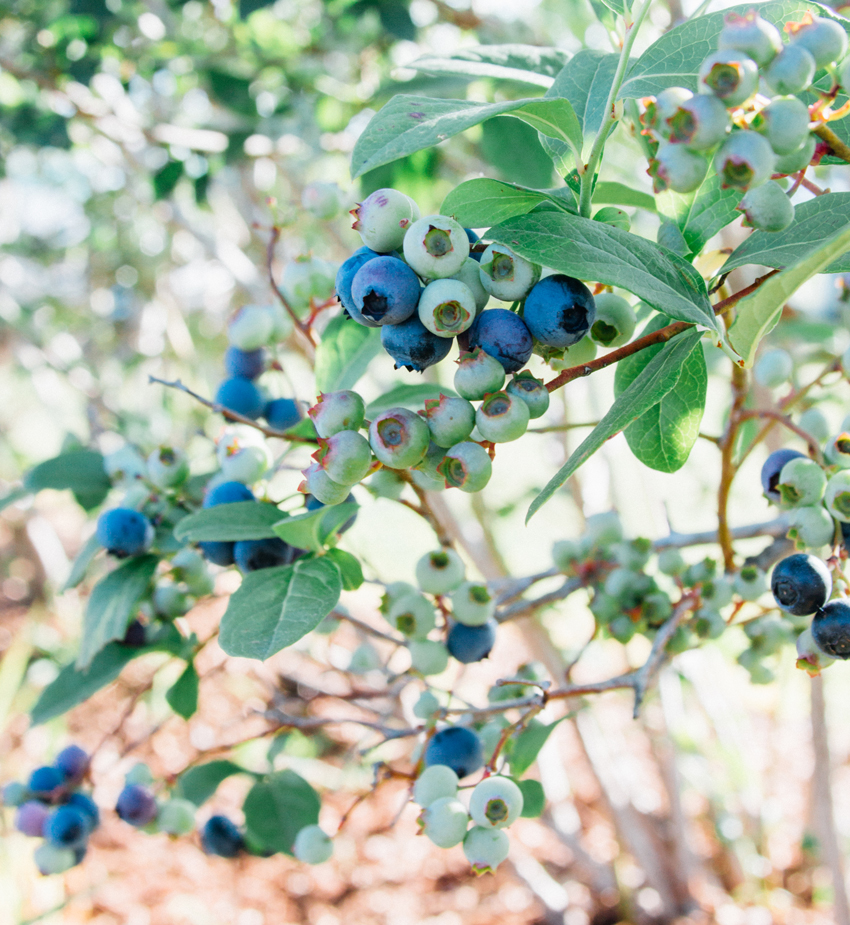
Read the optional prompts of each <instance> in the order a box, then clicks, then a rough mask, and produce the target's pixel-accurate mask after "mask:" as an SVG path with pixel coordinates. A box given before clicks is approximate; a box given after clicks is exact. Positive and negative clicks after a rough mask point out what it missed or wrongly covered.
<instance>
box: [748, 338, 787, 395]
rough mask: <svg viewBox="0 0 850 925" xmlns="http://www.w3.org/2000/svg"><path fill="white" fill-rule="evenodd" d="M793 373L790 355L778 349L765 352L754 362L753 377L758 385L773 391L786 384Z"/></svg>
mask: <svg viewBox="0 0 850 925" xmlns="http://www.w3.org/2000/svg"><path fill="white" fill-rule="evenodd" d="M793 371H794V361H793V360H792V359H791V354H789V353H788V351H787V350H782V349H781V348H780V347H774V348H773V349H772V350H765V351H764V353H762V354H761V356H760V357H759V358H758V359H757V360H756V364H755V367H754V368H753V376H754V377H755V380H756V382H758V384H759V385H763V386H764V387H765V388H767V389H774V388H777V387H779V386H780V385H783V384H784V383H786V382H787V381H788V379H789V378H790V377H791V373H792V372H793Z"/></svg>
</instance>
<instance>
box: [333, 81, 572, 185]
mask: <svg viewBox="0 0 850 925" xmlns="http://www.w3.org/2000/svg"><path fill="white" fill-rule="evenodd" d="M504 115H512V116H515V117H516V118H519V119H523V120H524V121H525V122H528V123H529V124H530V125H533V126H534V128H536V129H537V130H538V131H540V132H543V133H545V134H551V135H552V136H553V137H555V138H558V139H560V140H561V141H563V142H566V143H567V144H569V145H570V147H572V148H574V149H577V150H579V151H580V150H581V129H580V127H579V123H578V119H577V118H576V115H575V112H573V109H572V106H571V105H570V103H569V102H568V101H567V100H563V99H548V100H547V99H530V100H529V99H524V100H508V101H506V102H503V103H475V102H470V101H467V100H442V99H432V98H431V97H427V96H408V95H406V94H400V95H398V96H394V97H393V98H392V99H391V100H390V101H389V103H387V104H386V106H384V107H383V109H381V110H380V112H378V113H376V114H375V115H374V116H373V117H372V119H371V121H370V122H369V124H368V125H367V126H366V129H365V131H364V132H363V134H362V135H361V136H360V137H359V138H358V139H357V143H356V144H355V146H354V151H353V152H352V155H351V175H352V177H354V178H356V177H359V176H360V175H361V174H363V173H365V172H366V171H367V170H372V169H374V168H375V167H379V166H381V164H388V163H389V162H390V161H394V160H396V159H397V158H400V157H404V156H405V155H407V154H412V153H413V152H414V151H420V150H422V149H423V148H430V147H432V146H433V145H436V144H439V143H440V142H441V141H445V140H446V139H447V138H451V137H452V136H453V135H457V134H459V133H460V132H463V131H465V130H466V129H468V128H472V126H473V125H479V124H480V123H481V122H484V121H486V120H487V119H492V118H493V117H494V116H504Z"/></svg>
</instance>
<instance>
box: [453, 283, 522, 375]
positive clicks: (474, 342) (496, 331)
mask: <svg viewBox="0 0 850 925" xmlns="http://www.w3.org/2000/svg"><path fill="white" fill-rule="evenodd" d="M537 285H540V284H539V283H538V284H537ZM532 292H533V290H532ZM530 297H531V296H530V295H529V298H530ZM527 304H528V300H526V305H527ZM476 347H480V348H481V349H482V350H483V351H484V352H485V353H487V354H489V355H490V356H491V357H493V358H494V359H496V360H498V361H499V362H500V363H501V364H502V368H503V369H504V370H505V372H506V373H515V372H517V370H520V369H522V367H523V366H525V364H526V363H527V362H528V360H529V357H530V356H531V351H532V348H533V347H534V342H533V341H532V339H531V332H530V330H529V328H528V326H527V325H526V323H525V322H524V321H523V319H522V318H520V317H519V315H515V314H514V313H513V312H511V311H508V310H507V309H506V308H490V309H487V310H486V311H483V312H481V314H480V315H479V316H478V317H477V318H476V319H475V321H474V322H473V324H472V327H471V328H470V329H469V350H470V352H471V351H473V350H475V348H476Z"/></svg>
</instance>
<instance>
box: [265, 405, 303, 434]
mask: <svg viewBox="0 0 850 925" xmlns="http://www.w3.org/2000/svg"><path fill="white" fill-rule="evenodd" d="M263 417H264V418H265V419H266V421H268V424H269V427H273V428H274V429H275V430H287V429H289V428H290V427H294V426H295V425H296V424H297V423H298V422H299V421H300V420H301V417H302V415H301V409H300V408H299V407H298V402H297V401H295V400H294V399H292V398H273V399H272V400H271V401H270V402H269V403H268V404H267V405H266V407H265V410H264V411H263Z"/></svg>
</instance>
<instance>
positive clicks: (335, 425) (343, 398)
mask: <svg viewBox="0 0 850 925" xmlns="http://www.w3.org/2000/svg"><path fill="white" fill-rule="evenodd" d="M307 415H308V416H309V418H310V420H311V421H312V422H313V426H314V427H315V428H316V433H317V434H318V435H319V436H320V437H324V438H325V439H327V438H328V437H332V436H333V435H334V434H338V433H339V432H340V431H341V430H360V428H361V427H362V426H363V422H364V421H365V419H366V403H365V402H364V401H363V399H362V398H361V397H360V396H359V395H358V394H357V392H352V391H350V390H347V389H346V390H343V391H340V392H325V393H323V394H322V395H320V396H319V397H318V399H317V400H316V404H315V405H313V407H312V408H310V410H309V411H308V412H307Z"/></svg>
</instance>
